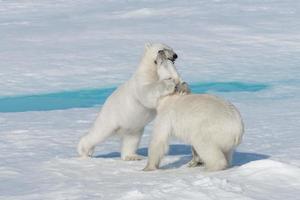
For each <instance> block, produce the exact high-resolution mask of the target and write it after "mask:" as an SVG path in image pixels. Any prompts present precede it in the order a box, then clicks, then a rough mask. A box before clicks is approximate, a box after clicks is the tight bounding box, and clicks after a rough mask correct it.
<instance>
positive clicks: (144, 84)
mask: <svg viewBox="0 0 300 200" xmlns="http://www.w3.org/2000/svg"><path fill="white" fill-rule="evenodd" d="M158 51H162V52H164V54H165V55H166V58H167V59H169V60H170V62H174V61H175V59H176V58H177V55H176V53H175V52H174V51H173V49H172V48H170V47H169V46H167V45H164V44H159V43H157V44H151V43H147V44H146V45H145V51H144V55H143V57H142V59H141V62H140V64H139V66H138V69H137V70H136V72H135V73H134V75H133V76H132V77H131V78H130V79H129V80H128V81H127V82H125V83H124V84H123V85H121V86H120V87H118V88H117V89H116V90H115V91H114V92H113V93H112V94H111V95H110V96H109V97H108V99H107V100H106V102H105V103H104V105H103V106H102V109H101V112H100V113H99V114H98V116H97V119H96V121H95V123H94V125H93V127H92V128H91V129H90V131H89V132H88V134H86V135H84V136H83V137H82V138H81V140H80V142H79V144H78V147H77V150H78V153H79V155H80V156H81V157H88V156H92V153H93V151H94V147H95V145H96V144H98V143H100V142H102V141H104V140H105V139H106V138H108V137H109V136H111V135H113V134H118V135H120V136H121V137H122V149H121V158H122V159H123V160H139V159H140V157H139V156H138V155H137V154H136V150H137V148H138V145H139V142H140V139H141V136H142V133H143V130H144V127H145V126H146V125H147V124H148V123H149V122H150V121H152V120H153V119H154V117H155V115H156V110H155V108H156V106H157V102H158V99H159V98H160V97H162V96H165V95H169V94H171V93H173V92H174V90H175V86H176V84H178V83H179V82H180V81H181V78H180V77H179V75H178V73H177V72H174V71H173V72H170V74H171V77H170V78H169V79H167V80H159V77H158V73H157V64H156V61H155V60H156V57H157V54H158Z"/></svg>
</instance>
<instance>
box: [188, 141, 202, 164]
mask: <svg viewBox="0 0 300 200" xmlns="http://www.w3.org/2000/svg"><path fill="white" fill-rule="evenodd" d="M192 155H193V157H192V160H191V161H190V162H189V163H188V167H197V166H200V165H203V162H202V160H201V158H200V157H199V155H198V153H197V152H196V150H195V148H194V147H193V146H192Z"/></svg>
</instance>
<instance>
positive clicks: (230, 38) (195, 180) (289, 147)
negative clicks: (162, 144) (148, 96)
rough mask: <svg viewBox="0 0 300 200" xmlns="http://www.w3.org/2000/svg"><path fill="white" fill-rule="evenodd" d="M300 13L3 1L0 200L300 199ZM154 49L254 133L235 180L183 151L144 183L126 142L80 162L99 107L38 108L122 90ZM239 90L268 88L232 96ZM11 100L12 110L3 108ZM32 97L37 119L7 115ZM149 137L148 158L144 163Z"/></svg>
mask: <svg viewBox="0 0 300 200" xmlns="http://www.w3.org/2000/svg"><path fill="white" fill-rule="evenodd" d="M299 12H300V4H299V3H298V2H297V1H294V0H286V1H280V0H252V1H250V0H246V1H245V0H235V1H233V0H229V1H227V0H206V1H196V0H193V1H180V0H175V1H163V0H154V1H146V0H145V1H135V0H129V1H118V0H110V1H97V0H72V1H71V0H51V1H50V0H44V1H36V0H25V1H17V0H10V1H7V0H0V108H1V111H2V112H0V150H1V155H0V199H5V200H11V199H14V200H15V199H24V200H25V199H28V200H29V199H30V200H32V199H104V200H106V199H130V200H134V199H149V200H150V199H151V200H152V199H217V200H219V199H239V200H240V199H260V200H267V199H274V200H276V199H278V200H279V199H280V200H282V199H291V200H294V199H297V198H299V196H300V134H299V133H300V125H299V124H300V103H299V101H300V78H299V77H300V66H299V63H300V57H299V54H300V21H299V18H300V13H299ZM146 41H161V42H165V43H166V44H168V45H170V46H172V47H173V48H174V49H175V51H176V52H177V53H178V55H179V59H178V61H177V66H178V70H179V71H180V73H181V74H182V76H183V78H184V79H185V80H186V81H187V82H189V83H191V84H192V85H193V86H194V87H195V88H194V89H195V90H194V91H197V92H201V91H205V92H210V93H217V94H218V95H220V96H222V97H224V98H226V99H228V100H230V101H232V102H233V103H234V104H235V105H236V106H237V107H238V108H239V109H240V111H241V114H242V116H243V118H244V122H245V126H246V131H245V137H244V140H243V143H242V144H241V145H240V147H239V148H238V149H237V152H236V154H235V156H234V162H233V167H232V168H230V169H228V170H225V171H221V172H214V173H208V172H205V171H203V170H202V168H192V169H191V168H188V167H186V163H187V162H188V161H189V159H190V158H191V152H190V148H189V146H187V145H185V144H182V143H180V142H179V141H172V142H171V148H170V153H169V155H168V156H166V157H165V159H164V160H163V163H162V169H161V170H159V171H155V172H148V173H146V172H143V171H141V169H142V168H143V167H144V166H145V163H146V158H145V159H144V160H142V161H136V162H124V161H121V160H120V158H119V142H118V138H111V139H110V140H108V141H106V142H105V143H104V144H101V145H99V146H98V147H97V149H96V153H95V157H94V158H92V159H89V160H81V159H79V158H77V153H76V145H77V142H78V140H79V137H80V136H81V135H82V134H84V133H85V132H86V131H87V130H88V129H89V127H90V126H91V124H92V123H93V120H94V119H95V117H96V115H97V112H98V111H99V109H100V107H101V105H99V104H97V103H94V101H93V103H90V104H89V105H88V106H81V105H82V104H81V103H79V104H72V105H74V106H70V107H68V106H65V107H60V108H59V107H55V106H54V107H51V109H43V108H45V107H43V106H42V108H40V107H37V106H34V104H38V105H45V104H47V101H49V98H48V97H49V94H50V96H51V94H52V95H53V94H62V97H63V99H62V100H63V103H66V102H68V101H69V100H70V99H69V96H68V95H65V94H66V93H65V92H68V91H71V92H74V91H75V93H76V92H77V93H76V94H77V95H79V96H80V94H82V93H80V92H81V91H89V92H91V91H92V92H93V91H95V90H94V89H99V91H102V90H105V89H106V88H114V87H116V86H117V85H119V84H121V83H122V82H124V81H125V80H127V79H128V78H129V77H130V75H131V73H132V72H133V71H134V70H135V68H136V66H137V64H138V62H139V59H140V56H141V54H142V51H143V44H144V43H145V42H146ZM219 83H222V84H221V85H218V84H219ZM231 83H235V84H234V85H233V86H234V87H236V84H246V85H251V84H252V85H253V84H254V85H261V86H263V87H262V88H260V89H257V90H249V89H247V87H241V88H238V89H236V88H233V89H232V85H231V86H230V88H229V89H228V85H230V84H231ZM201 84H202V87H205V88H204V89H203V88H202V89H199V87H201ZM216 84H217V86H216ZM212 85H213V86H212ZM224 87H225V89H224ZM220 88H221V89H220ZM222 88H223V89H224V90H222ZM226 88H227V89H226ZM97 91H98V90H96V92H97ZM78 92H79V93H78ZM89 94H91V95H92V96H93V95H94V93H89ZM32 95H33V96H32ZM37 96H42V97H46V101H41V100H40V98H35V97H37ZM54 96H55V95H54ZM7 97H10V98H13V99H14V101H11V102H10V104H4V102H5V101H4V100H5V99H6V100H7ZM19 97H21V98H19ZM23 97H25V98H23ZM28 97H31V98H33V100H34V101H33V105H24V109H25V110H26V109H27V110H35V111H28V112H17V111H18V110H17V109H10V110H14V112H12V113H8V112H3V111H4V109H3V107H1V106H3V105H5V106H7V107H8V106H15V105H17V104H14V103H20V102H21V103H22V102H26V98H28ZM55 97H57V96H55ZM59 97H61V96H59ZM93 97H94V96H93ZM96 97H97V98H98V96H96ZM100 97H101V98H104V97H105V96H101V95H100ZM18 98H19V99H18ZM101 98H99V103H102V102H103V99H101ZM3 99H4V100H3ZM56 100H57V99H56ZM80 100H82V99H79V101H80ZM82 101H83V100H82ZM50 102H51V100H50ZM1 103H2V104H1ZM6 103H7V102H6ZM42 103H44V104H42ZM25 104H27V103H25ZM32 107H33V108H35V109H29V108H32ZM58 108H59V109H62V108H71V109H63V110H57V109H58ZM39 110H48V111H39ZM19 111H20V110H19ZM151 129H152V127H151V125H150V126H148V127H147V129H146V131H145V134H144V137H143V140H142V143H141V145H140V149H139V153H140V154H142V155H144V156H145V157H146V155H147V144H148V142H149V136H150V133H151Z"/></svg>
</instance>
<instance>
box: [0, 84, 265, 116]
mask: <svg viewBox="0 0 300 200" xmlns="http://www.w3.org/2000/svg"><path fill="white" fill-rule="evenodd" d="M190 87H191V89H192V92H193V93H207V92H208V91H209V92H212V93H213V92H257V91H260V90H264V89H266V88H267V87H268V85H266V84H261V83H242V82H208V83H197V84H191V85H190ZM115 89H116V88H114V87H112V88H100V89H82V90H72V91H63V92H53V93H45V94H34V95H20V96H9V97H0V112H26V111H48V110H63V109H70V108H88V107H93V106H95V105H99V104H103V103H104V101H105V100H106V98H107V97H108V96H109V95H110V94H111V93H112V92H113V91H114V90H115Z"/></svg>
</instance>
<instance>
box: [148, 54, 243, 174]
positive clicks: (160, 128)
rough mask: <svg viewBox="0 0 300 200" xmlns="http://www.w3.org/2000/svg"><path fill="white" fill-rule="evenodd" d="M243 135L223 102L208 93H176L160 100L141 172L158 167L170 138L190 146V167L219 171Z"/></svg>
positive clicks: (239, 122)
mask: <svg viewBox="0 0 300 200" xmlns="http://www.w3.org/2000/svg"><path fill="white" fill-rule="evenodd" d="M158 60H159V59H158ZM159 64H160V65H164V66H167V65H170V61H168V60H167V59H165V60H164V61H163V62H160V63H159ZM158 67H163V66H158ZM163 75H164V76H165V74H163ZM185 86H186V85H185ZM183 88H184V87H183ZM243 132H244V128H243V122H242V119H241V116H240V114H239V112H238V110H237V109H236V108H235V107H234V106H233V105H232V104H231V103H229V102H227V101H225V100H223V99H220V98H218V97H216V96H213V95H208V94H203V95H200V94H186V95H179V93H178V92H177V93H176V94H173V95H169V96H166V97H162V98H161V100H160V101H159V103H158V107H157V116H156V119H155V122H154V129H153V133H152V140H151V142H150V146H149V151H148V156H149V158H148V163H147V166H146V167H145V169H144V170H145V171H150V170H155V169H157V168H158V167H159V163H160V160H161V159H162V157H163V156H164V154H165V153H166V152H167V151H168V146H169V145H168V139H169V137H170V136H175V137H177V138H179V139H182V140H183V141H185V142H186V143H188V144H191V145H192V152H193V159H192V161H191V162H190V163H189V165H190V166H191V167H193V166H197V165H198V164H204V165H205V168H206V169H207V170H209V171H216V170H223V169H225V168H227V167H228V166H229V165H230V163H231V156H232V152H233V150H234V148H235V147H236V146H237V145H238V144H239V143H240V142H241V138H242V136H243Z"/></svg>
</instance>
